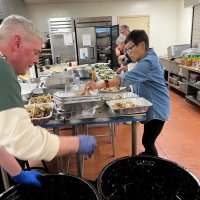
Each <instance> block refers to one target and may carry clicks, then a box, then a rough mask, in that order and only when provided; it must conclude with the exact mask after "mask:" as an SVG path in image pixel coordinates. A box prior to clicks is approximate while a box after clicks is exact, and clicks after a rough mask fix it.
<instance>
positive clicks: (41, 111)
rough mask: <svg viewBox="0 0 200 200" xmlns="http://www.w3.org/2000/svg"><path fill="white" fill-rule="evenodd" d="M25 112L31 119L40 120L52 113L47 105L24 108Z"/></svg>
mask: <svg viewBox="0 0 200 200" xmlns="http://www.w3.org/2000/svg"><path fill="white" fill-rule="evenodd" d="M26 111H27V112H28V114H29V117H30V118H31V119H32V118H42V117H47V116H49V115H50V114H51V112H52V107H50V106H48V105H36V104H33V105H30V106H27V107H26Z"/></svg>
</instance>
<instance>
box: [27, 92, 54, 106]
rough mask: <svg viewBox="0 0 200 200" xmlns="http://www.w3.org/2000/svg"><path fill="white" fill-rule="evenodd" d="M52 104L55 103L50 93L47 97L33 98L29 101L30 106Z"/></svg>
mask: <svg viewBox="0 0 200 200" xmlns="http://www.w3.org/2000/svg"><path fill="white" fill-rule="evenodd" d="M52 102H53V95H52V94H49V93H48V94H47V95H41V96H36V97H31V99H30V100H29V104H34V103H37V104H38V103H52Z"/></svg>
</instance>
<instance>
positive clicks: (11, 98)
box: [0, 15, 96, 183]
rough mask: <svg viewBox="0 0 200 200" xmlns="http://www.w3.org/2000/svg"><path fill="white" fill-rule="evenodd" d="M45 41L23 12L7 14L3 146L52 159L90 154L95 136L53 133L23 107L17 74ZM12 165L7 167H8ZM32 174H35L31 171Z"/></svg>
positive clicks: (2, 40) (1, 75) (0, 36)
mask: <svg viewBox="0 0 200 200" xmlns="http://www.w3.org/2000/svg"><path fill="white" fill-rule="evenodd" d="M42 44H43V37H42V35H41V33H40V32H39V31H38V30H37V29H36V27H35V26H34V25H33V24H32V23H31V21H29V20H27V19H26V18H24V17H22V16H17V15H11V16H8V17H7V18H6V19H4V21H3V22H2V24H1V25H0V91H1V94H3V95H1V97H0V122H1V123H0V148H4V149H5V151H6V152H7V153H9V154H11V155H13V156H15V157H16V158H18V159H21V160H46V161H50V160H52V159H53V158H54V157H55V156H60V155H64V154H72V153H78V154H85V155H89V156H91V155H92V154H93V153H94V151H95V148H96V140H95V138H94V137H93V136H84V135H79V136H77V137H75V136H74V137H73V136H71V137H70V136H57V135H54V134H51V133H50V132H48V131H47V130H46V129H44V128H41V127H39V126H34V125H33V124H32V122H31V119H30V117H29V115H28V113H27V111H26V110H25V108H24V105H23V101H22V97H21V88H20V85H19V83H18V80H17V75H24V74H26V72H27V70H28V69H29V68H30V67H31V66H33V64H35V63H38V56H39V53H40V50H41V48H42ZM0 156H1V155H0ZM2 162H3V163H4V162H5V160H4V161H2ZM12 162H14V161H13V160H12ZM3 163H1V164H3ZM9 166H10V164H8V165H7V167H5V170H8V171H9ZM19 171H20V170H18V172H19ZM16 174H17V173H15V174H13V175H14V176H15V175H16ZM11 175H12V174H11ZM18 175H19V176H20V173H19V174H18ZM26 178H28V177H27V176H26ZM29 178H30V179H31V178H32V175H31V173H30V176H29ZM22 179H23V178H22ZM22 179H21V180H20V179H18V180H19V182H21V183H25V182H23V181H22Z"/></svg>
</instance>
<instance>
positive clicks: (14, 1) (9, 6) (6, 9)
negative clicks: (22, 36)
mask: <svg viewBox="0 0 200 200" xmlns="http://www.w3.org/2000/svg"><path fill="white" fill-rule="evenodd" d="M0 3H1V6H2V13H3V18H6V17H7V16H8V15H11V14H16V15H22V16H24V17H26V16H27V14H26V5H25V4H24V3H23V2H22V1H19V0H0Z"/></svg>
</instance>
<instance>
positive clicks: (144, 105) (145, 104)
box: [106, 97, 152, 115]
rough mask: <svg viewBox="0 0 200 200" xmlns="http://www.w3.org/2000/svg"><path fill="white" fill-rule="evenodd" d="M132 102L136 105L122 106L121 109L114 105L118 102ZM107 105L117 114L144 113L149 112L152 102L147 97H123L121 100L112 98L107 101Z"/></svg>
mask: <svg viewBox="0 0 200 200" xmlns="http://www.w3.org/2000/svg"><path fill="white" fill-rule="evenodd" d="M125 102H131V103H134V104H135V106H134V107H131V108H121V109H114V108H113V106H114V105H115V104H116V103H125ZM106 103H107V105H108V106H109V107H110V109H111V110H112V112H113V113H115V114H117V115H132V114H135V113H144V112H147V110H148V108H149V106H152V103H150V102H149V101H147V100H146V99H144V98H142V97H140V98H129V99H121V100H112V101H106Z"/></svg>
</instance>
